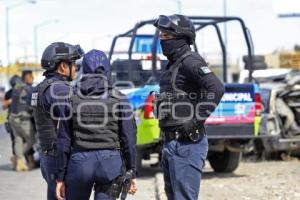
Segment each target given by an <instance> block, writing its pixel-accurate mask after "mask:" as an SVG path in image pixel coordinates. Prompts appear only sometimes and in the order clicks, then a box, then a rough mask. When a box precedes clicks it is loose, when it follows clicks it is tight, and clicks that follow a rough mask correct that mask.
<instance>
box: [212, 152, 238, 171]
mask: <svg viewBox="0 0 300 200" xmlns="http://www.w3.org/2000/svg"><path fill="white" fill-rule="evenodd" d="M241 157H242V153H241V152H230V151H227V150H225V151H224V152H216V153H214V154H212V155H211V156H209V158H208V161H209V163H210V165H211V167H212V168H213V170H214V171H215V172H222V173H231V172H233V171H234V170H236V169H237V168H238V166H239V163H240V160H241Z"/></svg>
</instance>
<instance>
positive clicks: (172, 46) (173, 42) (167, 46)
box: [160, 38, 188, 59]
mask: <svg viewBox="0 0 300 200" xmlns="http://www.w3.org/2000/svg"><path fill="white" fill-rule="evenodd" d="M160 45H161V49H162V53H163V54H164V55H165V56H167V58H168V59H170V58H171V57H172V55H173V54H174V53H176V52H177V51H178V49H180V48H181V47H183V46H185V45H188V43H187V41H186V39H184V38H174V39H168V40H161V41H160Z"/></svg>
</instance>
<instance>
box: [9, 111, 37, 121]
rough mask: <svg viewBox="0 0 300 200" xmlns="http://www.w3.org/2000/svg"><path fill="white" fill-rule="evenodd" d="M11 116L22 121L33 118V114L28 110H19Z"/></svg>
mask: <svg viewBox="0 0 300 200" xmlns="http://www.w3.org/2000/svg"><path fill="white" fill-rule="evenodd" d="M10 116H11V117H13V118H15V119H19V120H21V121H25V120H31V118H32V115H31V114H29V113H28V112H26V111H22V112H19V113H17V114H16V113H10Z"/></svg>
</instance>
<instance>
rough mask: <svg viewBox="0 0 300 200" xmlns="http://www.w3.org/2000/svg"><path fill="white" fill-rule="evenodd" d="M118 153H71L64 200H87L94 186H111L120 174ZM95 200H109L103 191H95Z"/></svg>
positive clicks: (114, 151) (120, 166) (121, 166)
mask: <svg viewBox="0 0 300 200" xmlns="http://www.w3.org/2000/svg"><path fill="white" fill-rule="evenodd" d="M122 169H123V161H122V158H121V154H120V151H117V150H96V151H75V152H72V154H71V157H70V160H69V163H68V170H67V176H66V199H67V200H89V198H90V195H91V192H92V189H93V186H94V185H103V186H104V185H105V186H109V185H111V183H112V181H113V180H114V179H115V178H117V177H118V176H120V175H121V174H122ZM94 199H95V200H111V199H112V198H111V197H110V196H109V195H108V194H107V192H104V191H101V192H99V191H95V197H94Z"/></svg>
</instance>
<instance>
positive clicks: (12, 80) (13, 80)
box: [3, 75, 21, 169]
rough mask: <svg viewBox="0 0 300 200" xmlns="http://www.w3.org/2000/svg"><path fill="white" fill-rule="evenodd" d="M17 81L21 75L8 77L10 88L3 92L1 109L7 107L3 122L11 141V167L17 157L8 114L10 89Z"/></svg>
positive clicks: (19, 80)
mask: <svg viewBox="0 0 300 200" xmlns="http://www.w3.org/2000/svg"><path fill="white" fill-rule="evenodd" d="M17 82H21V77H20V76H18V75H14V76H12V77H11V78H10V80H9V84H10V87H11V88H10V89H9V90H8V91H7V92H6V93H5V96H4V101H3V109H8V111H7V122H5V129H6V132H7V133H9V135H10V138H11V143H12V146H11V147H12V148H11V149H12V156H11V158H10V160H11V162H12V165H13V169H16V165H17V157H16V154H15V136H14V134H13V130H12V127H11V124H10V123H9V116H10V113H11V108H10V107H11V101H12V91H13V89H14V87H15V85H16V83H17Z"/></svg>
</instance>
